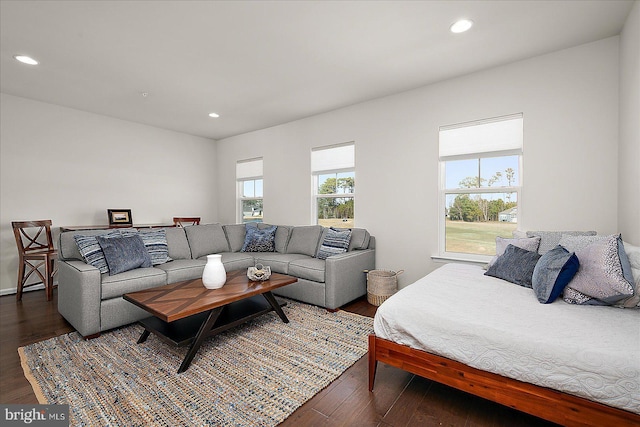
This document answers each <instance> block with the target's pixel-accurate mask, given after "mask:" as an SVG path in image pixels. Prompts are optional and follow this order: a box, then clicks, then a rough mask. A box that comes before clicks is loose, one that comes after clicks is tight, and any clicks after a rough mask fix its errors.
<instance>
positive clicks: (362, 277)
mask: <svg viewBox="0 0 640 427" xmlns="http://www.w3.org/2000/svg"><path fill="white" fill-rule="evenodd" d="M375 265H376V251H375V250H373V249H365V250H356V251H351V252H345V253H343V254H340V255H332V256H330V257H329V258H327V260H326V264H325V268H326V271H325V307H326V308H328V309H332V310H333V309H336V308H338V307H341V306H343V305H345V304H346V303H348V302H350V301H353V300H354V299H356V298H359V297H361V296H362V295H365V294H366V293H367V276H366V274H365V273H364V271H365V270H373V269H374V268H375Z"/></svg>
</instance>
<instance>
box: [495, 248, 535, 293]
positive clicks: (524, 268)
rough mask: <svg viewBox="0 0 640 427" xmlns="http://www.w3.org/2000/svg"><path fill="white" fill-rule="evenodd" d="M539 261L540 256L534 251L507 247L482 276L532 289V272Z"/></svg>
mask: <svg viewBox="0 0 640 427" xmlns="http://www.w3.org/2000/svg"><path fill="white" fill-rule="evenodd" d="M539 259H540V255H538V253H537V252H536V251H527V250H525V249H521V248H519V247H517V246H514V245H509V246H507V249H505V251H504V253H503V254H502V255H500V256H499V257H498V259H496V262H494V263H493V265H491V266H490V267H489V269H488V270H487V271H486V273H484V274H485V276H492V277H497V278H499V279H502V280H506V281H507V282H511V283H515V284H516V285H520V286H524V287H525V288H531V287H533V285H532V283H531V279H532V277H533V270H534V269H535V267H536V264H537V262H538V260H539Z"/></svg>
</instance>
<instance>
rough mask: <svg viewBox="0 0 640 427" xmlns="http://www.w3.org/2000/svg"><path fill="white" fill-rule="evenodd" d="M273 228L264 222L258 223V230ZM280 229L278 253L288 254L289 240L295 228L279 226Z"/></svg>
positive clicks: (277, 243)
mask: <svg viewBox="0 0 640 427" xmlns="http://www.w3.org/2000/svg"><path fill="white" fill-rule="evenodd" d="M268 227H271V225H269V224H264V223H262V222H259V223H258V228H259V229H260V230H262V229H265V228H268ZM277 227H278V229H277V230H276V252H280V253H286V252H287V244H288V243H289V238H290V237H291V230H292V229H293V227H290V226H288V225H278V226H277Z"/></svg>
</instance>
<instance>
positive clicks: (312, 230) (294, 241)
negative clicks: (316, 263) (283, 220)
mask: <svg viewBox="0 0 640 427" xmlns="http://www.w3.org/2000/svg"><path fill="white" fill-rule="evenodd" d="M323 230H324V227H322V226H321V225H305V226H299V227H293V230H292V231H291V238H290V239H289V244H288V245H287V253H288V254H303V255H309V256H311V257H313V256H315V255H316V252H317V250H318V243H319V242H320V236H321V235H322V231H323Z"/></svg>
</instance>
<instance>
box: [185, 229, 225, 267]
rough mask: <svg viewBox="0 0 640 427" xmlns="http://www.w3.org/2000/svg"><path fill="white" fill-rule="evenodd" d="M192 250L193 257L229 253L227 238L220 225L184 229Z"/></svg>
mask: <svg viewBox="0 0 640 427" xmlns="http://www.w3.org/2000/svg"><path fill="white" fill-rule="evenodd" d="M184 231H185V233H186V234H187V240H188V241H189V247H190V248H191V257H192V258H193V259H198V258H200V257H201V256H204V255H210V254H219V253H221V252H229V244H228V243H227V236H225V234H224V230H223V229H222V225H220V224H203V225H191V226H189V227H185V228H184Z"/></svg>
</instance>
